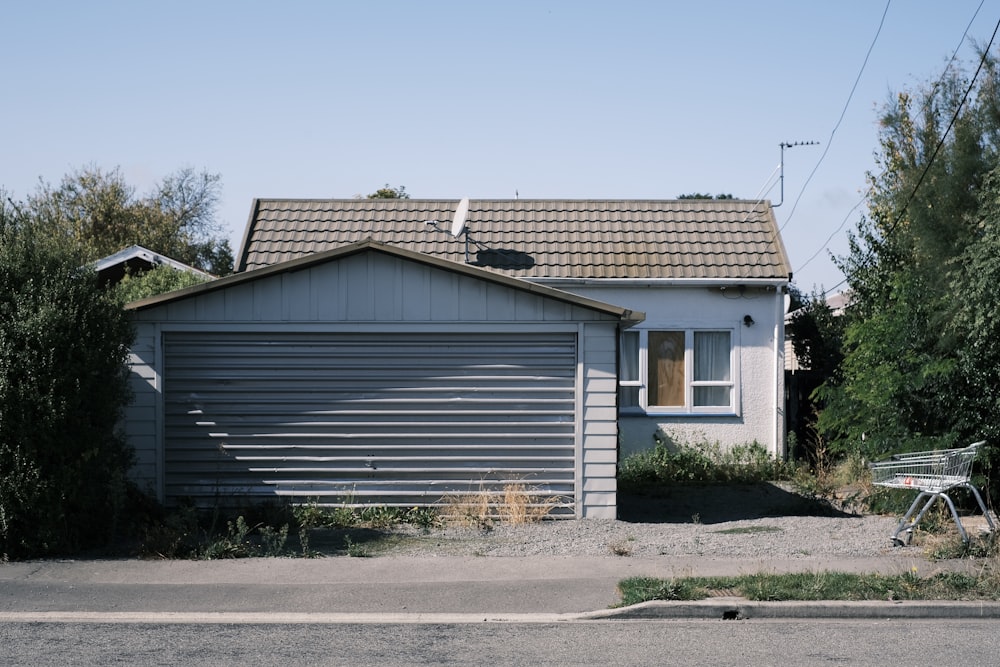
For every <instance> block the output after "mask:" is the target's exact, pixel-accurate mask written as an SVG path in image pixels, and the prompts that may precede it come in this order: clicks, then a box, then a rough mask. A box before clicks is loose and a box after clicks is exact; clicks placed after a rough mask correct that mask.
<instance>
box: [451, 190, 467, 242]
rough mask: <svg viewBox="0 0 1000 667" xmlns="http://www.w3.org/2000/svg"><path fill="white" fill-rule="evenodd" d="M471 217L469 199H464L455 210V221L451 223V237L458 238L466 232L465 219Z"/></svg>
mask: <svg viewBox="0 0 1000 667" xmlns="http://www.w3.org/2000/svg"><path fill="white" fill-rule="evenodd" d="M468 216H469V198H468V197H463V198H462V201H460V202H458V208H457V209H455V220H454V222H452V223H451V235H452V236H455V237H458V236H461V235H462V232H464V231H465V219H466V218H467V217H468Z"/></svg>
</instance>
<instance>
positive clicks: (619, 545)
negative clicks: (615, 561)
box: [608, 540, 632, 556]
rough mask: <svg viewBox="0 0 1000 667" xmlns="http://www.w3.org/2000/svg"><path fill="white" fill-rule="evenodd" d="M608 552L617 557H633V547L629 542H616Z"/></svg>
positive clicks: (609, 546) (611, 544) (609, 547)
mask: <svg viewBox="0 0 1000 667" xmlns="http://www.w3.org/2000/svg"><path fill="white" fill-rule="evenodd" d="M608 551H610V552H611V553H612V554H613V555H615V556H631V555H632V545H630V544H628V543H627V542H622V541H620V540H619V541H616V542H612V543H610V544H609V545H608Z"/></svg>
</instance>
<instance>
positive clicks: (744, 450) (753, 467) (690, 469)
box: [618, 439, 790, 491]
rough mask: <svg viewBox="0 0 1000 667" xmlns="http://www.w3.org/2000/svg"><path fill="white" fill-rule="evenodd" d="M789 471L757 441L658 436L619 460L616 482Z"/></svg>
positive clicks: (635, 484) (741, 479)
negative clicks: (695, 441)
mask: <svg viewBox="0 0 1000 667" xmlns="http://www.w3.org/2000/svg"><path fill="white" fill-rule="evenodd" d="M789 475H790V469H789V467H788V466H787V465H786V464H785V463H784V462H782V461H780V460H777V459H776V458H775V457H774V456H772V455H771V454H770V453H769V452H768V451H767V450H766V449H765V448H764V447H763V446H762V445H761V444H760V443H757V442H753V443H751V444H746V445H734V446H733V447H730V448H726V449H724V448H722V446H721V445H719V443H714V444H709V443H704V444H699V445H688V444H680V445H668V444H666V443H665V442H663V440H662V439H658V440H657V442H656V446H655V447H654V448H653V449H650V450H647V451H643V452H638V453H636V454H632V455H630V456H628V457H626V458H625V459H624V460H623V461H622V462H621V464H619V468H618V484H619V488H621V489H622V490H625V491H628V490H640V489H643V488H648V487H654V486H659V485H663V484H671V483H683V482H690V483H702V482H730V483H755V482H763V481H771V480H776V479H787V478H788V477H789Z"/></svg>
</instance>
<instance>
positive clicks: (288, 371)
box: [164, 333, 577, 511]
mask: <svg viewBox="0 0 1000 667" xmlns="http://www.w3.org/2000/svg"><path fill="white" fill-rule="evenodd" d="M164 355H165V369H166V371H165V393H166V401H165V411H166V414H165V417H166V419H165V424H166V434H165V442H166V453H165V456H166V460H165V479H166V495H167V498H168V501H170V502H176V501H178V500H180V499H190V500H193V501H194V502H196V503H197V504H199V505H216V504H219V505H239V504H245V503H246V501H247V499H248V497H249V498H252V499H262V498H264V497H273V496H275V495H278V496H285V497H291V499H293V500H295V501H297V502H302V501H305V500H307V499H315V500H316V501H317V502H319V503H320V504H340V503H347V504H390V505H399V506H415V505H433V504H435V503H438V502H440V501H441V500H442V498H444V499H445V500H446V502H454V500H455V499H456V498H459V497H466V498H468V497H470V496H476V495H480V494H482V493H484V492H485V493H496V494H501V493H502V492H503V490H504V487H505V486H507V485H509V484H511V483H515V484H522V485H524V487H526V488H528V489H530V490H531V492H532V493H533V494H535V495H537V500H540V501H544V502H553V500H554V499H556V498H558V499H559V500H560V504H562V505H563V506H564V507H565V508H566V509H567V510H570V511H571V510H572V508H573V503H574V500H575V489H574V479H575V474H574V470H575V462H574V451H575V448H574V442H575V433H574V430H575V424H576V419H575V393H576V380H575V378H576V356H577V350H576V336H575V335H574V334H567V333H562V334H546V333H539V334H437V333H435V334H412V333H406V334H356V333H355V334H329V333H320V334H317V333H294V334H289V333H280V334H259V333H253V334H250V333H248V334H233V333H225V334H217V333H183V334H182V333H169V334H166V335H165V340H164Z"/></svg>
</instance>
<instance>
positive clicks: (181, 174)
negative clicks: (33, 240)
mask: <svg viewBox="0 0 1000 667" xmlns="http://www.w3.org/2000/svg"><path fill="white" fill-rule="evenodd" d="M220 187H221V185H220V177H219V176H218V175H217V174H208V173H205V172H200V173H198V172H195V171H194V170H192V169H189V168H188V169H181V170H180V171H178V172H177V173H175V174H172V175H170V176H167V177H166V178H165V179H163V181H161V182H160V183H159V184H157V185H156V186H155V187H154V189H153V191H152V192H151V193H150V194H149V195H146V196H144V197H139V196H137V195H136V193H135V189H134V188H133V187H132V186H130V185H129V184H128V183H127V182H126V181H125V178H124V176H123V175H122V174H121V172H120V170H119V169H117V168H116V169H113V170H111V171H102V170H101V169H100V168H98V167H93V166H91V167H86V168H84V169H80V170H77V171H76V172H74V173H71V174H69V175H67V176H65V177H63V180H62V182H61V183H60V185H59V186H58V187H52V186H49V185H47V184H44V183H42V184H40V185H39V188H38V190H37V191H36V192H35V193H34V194H33V195H31V196H29V198H28V201H27V202H26V203H25V205H24V208H25V209H27V210H29V211H30V212H31V213H32V215H33V216H34V217H35V218H36V221H37V226H38V228H39V229H40V230H42V231H44V232H45V233H48V234H50V235H53V236H59V237H67V238H69V239H71V240H73V241H74V242H75V243H76V244H77V245H78V246H79V248H80V250H81V251H82V253H83V256H84V258H85V259H86V260H87V261H93V260H96V259H99V258H101V257H105V256H107V255H110V254H113V253H115V252H118V251H119V250H121V249H123V248H126V247H128V246H130V245H141V246H143V247H146V248H149V249H150V250H153V251H155V252H158V253H160V254H163V255H166V256H167V257H171V258H173V259H176V260H178V261H181V262H184V263H186V264H190V265H192V266H195V267H197V268H199V269H202V270H203V271H207V272H209V273H213V274H215V275H225V274H228V273H232V270H233V252H232V249H231V248H230V246H229V242H228V240H226V239H224V238H222V237H221V236H220V234H221V232H222V229H221V225H220V224H219V223H218V222H217V221H216V218H215V213H216V209H217V207H218V201H219V190H220Z"/></svg>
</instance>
